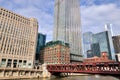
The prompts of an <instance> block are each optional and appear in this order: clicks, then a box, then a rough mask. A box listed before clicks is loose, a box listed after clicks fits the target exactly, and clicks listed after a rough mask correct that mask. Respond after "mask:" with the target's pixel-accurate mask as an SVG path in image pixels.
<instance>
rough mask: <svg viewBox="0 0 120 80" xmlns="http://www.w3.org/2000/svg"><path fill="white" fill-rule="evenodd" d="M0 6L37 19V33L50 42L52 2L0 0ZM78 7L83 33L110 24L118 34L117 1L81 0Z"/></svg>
mask: <svg viewBox="0 0 120 80" xmlns="http://www.w3.org/2000/svg"><path fill="white" fill-rule="evenodd" d="M46 2H47V3H46ZM0 6H1V7H3V8H5V9H8V10H10V11H13V12H15V13H17V14H20V15H23V16H25V17H34V18H37V19H38V22H39V32H41V33H43V34H47V42H48V41H50V40H52V36H53V35H52V33H53V24H54V21H53V18H54V0H34V1H32V0H28V1H27V0H0ZM80 6H81V7H80V8H81V23H82V31H83V32H87V31H92V32H93V33H96V32H101V31H103V30H105V29H104V25H105V24H106V23H112V24H113V26H114V27H113V32H114V33H115V34H120V32H119V29H120V28H119V26H120V23H119V21H120V17H119V13H120V1H119V0H106V1H104V0H92V1H91V0H86V2H85V0H81V3H80Z"/></svg>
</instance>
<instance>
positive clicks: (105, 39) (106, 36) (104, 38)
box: [92, 31, 115, 60]
mask: <svg viewBox="0 0 120 80" xmlns="http://www.w3.org/2000/svg"><path fill="white" fill-rule="evenodd" d="M92 41H93V44H94V45H93V48H92V50H93V51H94V53H93V54H94V56H99V57H100V53H101V52H107V53H108V58H109V59H112V60H115V52H114V47H113V42H112V36H111V34H110V32H109V31H104V32H100V33H97V34H93V40H92ZM98 49H99V50H98ZM99 51H100V52H99Z"/></svg>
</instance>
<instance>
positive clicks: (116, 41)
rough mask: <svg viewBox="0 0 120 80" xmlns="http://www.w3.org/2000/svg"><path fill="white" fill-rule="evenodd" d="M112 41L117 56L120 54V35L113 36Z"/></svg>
mask: <svg viewBox="0 0 120 80" xmlns="http://www.w3.org/2000/svg"><path fill="white" fill-rule="evenodd" d="M112 39H113V45H114V49H115V53H116V54H118V53H120V35H118V36H113V37H112Z"/></svg>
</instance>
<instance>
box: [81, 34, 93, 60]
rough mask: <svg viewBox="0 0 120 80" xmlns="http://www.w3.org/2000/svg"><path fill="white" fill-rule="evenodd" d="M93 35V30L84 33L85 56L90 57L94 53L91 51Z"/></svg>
mask: <svg viewBox="0 0 120 80" xmlns="http://www.w3.org/2000/svg"><path fill="white" fill-rule="evenodd" d="M92 35H93V33H92V32H85V33H83V47H84V49H83V51H84V52H83V53H84V57H85V58H89V57H90V56H91V55H92V54H91V52H90V53H89V51H91V44H92ZM87 53H88V54H87Z"/></svg>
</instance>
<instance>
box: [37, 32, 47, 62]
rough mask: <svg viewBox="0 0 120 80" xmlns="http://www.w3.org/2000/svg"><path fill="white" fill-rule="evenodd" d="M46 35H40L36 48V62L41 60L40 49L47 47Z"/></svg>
mask: <svg viewBox="0 0 120 80" xmlns="http://www.w3.org/2000/svg"><path fill="white" fill-rule="evenodd" d="M45 42H46V35H44V34H41V33H38V38H37V47H36V60H39V56H40V49H41V48H42V47H44V46H45Z"/></svg>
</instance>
